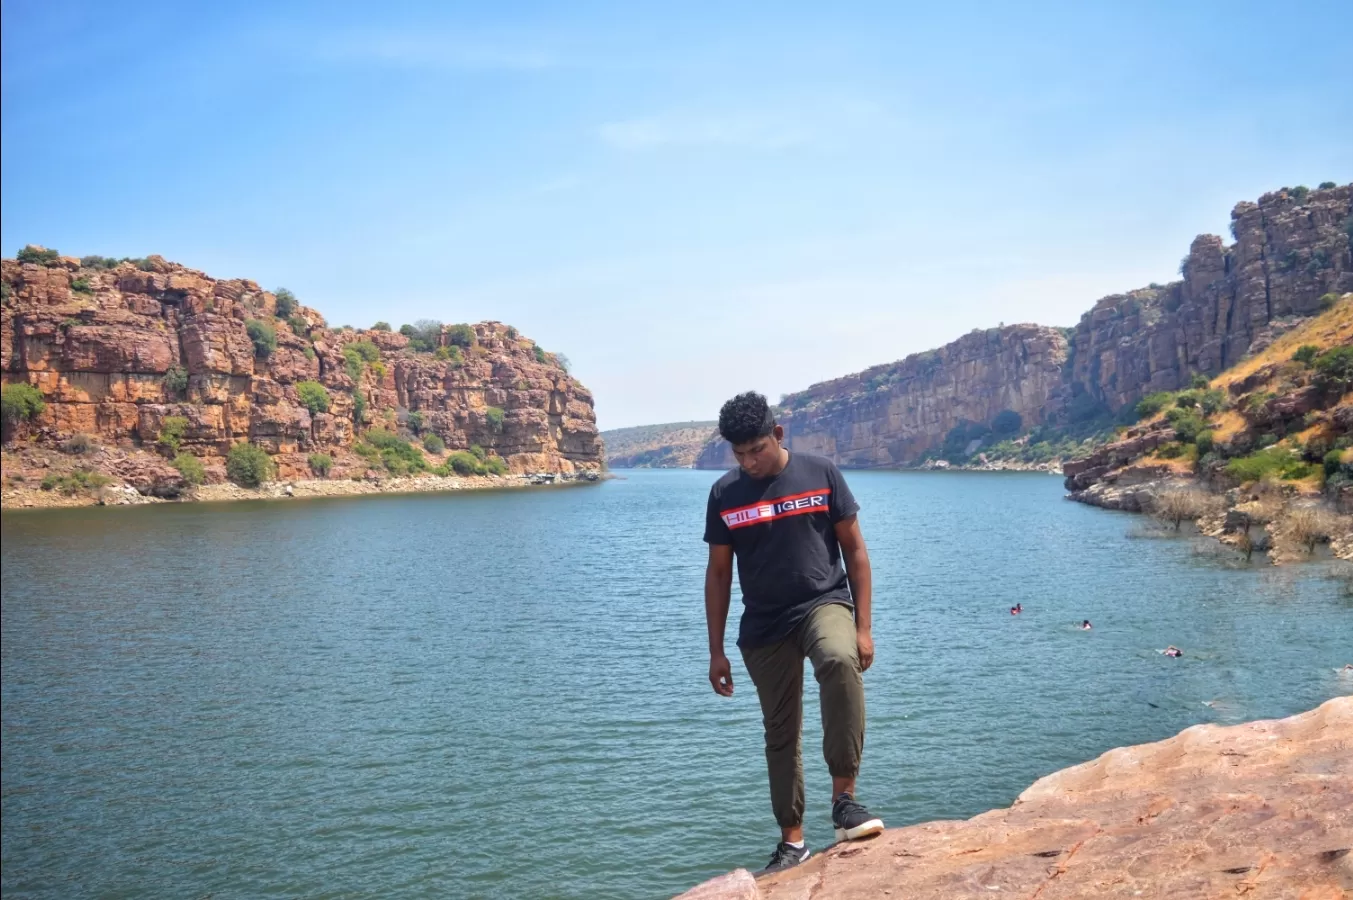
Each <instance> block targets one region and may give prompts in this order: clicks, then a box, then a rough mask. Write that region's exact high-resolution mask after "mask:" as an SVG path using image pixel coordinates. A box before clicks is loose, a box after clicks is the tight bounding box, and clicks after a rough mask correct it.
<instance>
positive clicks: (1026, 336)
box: [696, 325, 1067, 468]
mask: <svg viewBox="0 0 1353 900" xmlns="http://www.w3.org/2000/svg"><path fill="white" fill-rule="evenodd" d="M1066 356H1067V342H1066V338H1065V337H1063V335H1062V333H1061V332H1060V331H1058V330H1057V329H1056V328H1044V327H1042V326H1038V325H1011V326H1006V327H1003V328H993V329H990V330H987V331H974V332H971V333H969V334H966V335H964V336H963V337H961V338H959V339H958V340H957V341H954V342H953V343H952V344H947V345H945V346H944V347H941V348H939V349H938V350H931V351H928V352H926V353H917V354H914V355H912V356H908V357H907V358H906V359H903V360H901V361H899V362H895V363H889V364H887V365H882V366H875V367H874V368H872V369H866V370H865V371H863V372H859V373H857V374H854V375H847V376H846V377H844V378H838V379H835V380H834V381H826V382H823V383H821V384H815V385H813V386H812V387H810V388H808V390H806V391H802V392H800V393H797V394H791V395H789V396H788V397H786V398H785V400H784V402H783V404H782V405H781V408H782V410H783V412H782V414H781V416H780V423H781V424H782V425H784V427H785V434H786V438H787V442H788V445H789V447H790V449H791V450H797V451H800V452H804V453H815V454H819V455H822V456H826V457H829V458H831V459H833V460H835V461H836V462H837V463H838V464H840V465H843V466H856V467H861V468H864V467H872V466H890V465H901V464H905V463H909V462H912V461H914V460H915V459H916V458H917V457H919V456H920V455H921V454H923V453H924V452H925V451H926V450H929V449H931V448H933V447H936V446H938V445H939V444H940V443H941V442H943V440H944V438H945V435H947V434H948V433H949V431H950V430H951V429H952V428H954V427H955V426H956V425H958V424H959V423H960V422H965V421H966V422H990V421H991V420H992V419H994V418H995V417H996V415H997V414H999V413H1001V412H1003V411H1005V410H1011V411H1013V412H1015V413H1018V414H1019V416H1020V418H1021V420H1022V422H1023V424H1025V425H1026V426H1032V425H1039V424H1042V423H1043V422H1044V421H1045V418H1046V416H1047V410H1048V408H1049V403H1050V400H1051V399H1052V398H1053V397H1054V396H1055V395H1057V392H1058V391H1059V390H1060V389H1061V386H1062V368H1063V364H1064V363H1065V361H1066ZM735 464H736V463H735V462H734V460H733V455H732V451H731V449H730V448H729V446H728V444H727V442H726V441H723V440H722V439H716V440H714V441H712V442H711V443H710V444H709V445H707V446H706V447H705V449H704V451H703V452H702V453H701V455H700V457H699V459H698V460H697V462H696V467H697V468H731V467H732V466H733V465H735Z"/></svg>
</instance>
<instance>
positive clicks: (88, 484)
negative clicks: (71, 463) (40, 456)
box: [40, 469, 113, 497]
mask: <svg viewBox="0 0 1353 900" xmlns="http://www.w3.org/2000/svg"><path fill="white" fill-rule="evenodd" d="M112 482H113V479H111V478H109V477H108V476H107V475H102V474H100V473H98V472H90V471H88V470H87V469H77V470H76V471H74V472H71V473H69V474H67V475H58V474H56V473H55V472H49V473H48V474H47V475H46V477H44V478H43V479H42V484H41V485H40V487H41V488H42V489H43V490H44V491H56V492H58V493H61V494H65V495H66V496H68V497H69V496H71V495H72V494H77V493H79V492H80V491H83V490H93V489H97V488H101V487H103V486H104V485H107V484H112Z"/></svg>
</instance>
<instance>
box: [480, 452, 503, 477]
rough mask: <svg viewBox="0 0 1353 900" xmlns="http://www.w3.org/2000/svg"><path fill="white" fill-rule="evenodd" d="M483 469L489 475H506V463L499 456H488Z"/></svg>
mask: <svg viewBox="0 0 1353 900" xmlns="http://www.w3.org/2000/svg"><path fill="white" fill-rule="evenodd" d="M484 468H485V470H486V471H487V472H488V473H489V474H490V475H506V474H507V461H506V460H504V459H503V458H502V457H501V456H490V457H489V458H488V460H487V461H485V463H484Z"/></svg>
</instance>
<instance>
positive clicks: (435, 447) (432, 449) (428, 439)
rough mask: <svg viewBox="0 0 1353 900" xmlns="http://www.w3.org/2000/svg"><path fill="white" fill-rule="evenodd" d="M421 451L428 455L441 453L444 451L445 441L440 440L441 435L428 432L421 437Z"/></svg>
mask: <svg viewBox="0 0 1353 900" xmlns="http://www.w3.org/2000/svg"><path fill="white" fill-rule="evenodd" d="M423 449H424V450H426V451H427V452H429V453H441V452H442V451H443V450H445V449H446V441H444V440H442V438H441V435H438V434H433V433H432V432H430V431H429V432H428V433H427V434H425V435H423Z"/></svg>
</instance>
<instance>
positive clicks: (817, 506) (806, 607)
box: [705, 453, 860, 647]
mask: <svg viewBox="0 0 1353 900" xmlns="http://www.w3.org/2000/svg"><path fill="white" fill-rule="evenodd" d="M859 509H860V505H859V504H858V503H856V502H855V497H854V496H852V495H851V493H850V488H848V487H846V480H845V479H844V478H843V477H841V472H840V470H839V469H837V468H836V466H835V465H833V464H832V462H831V461H830V460H827V459H823V458H822V457H820V456H809V455H807V454H805V453H791V454H790V455H789V462H788V463H787V464H786V465H785V467H784V469H783V470H781V472H780V474H779V475H776V476H775V477H774V478H767V479H764V480H757V479H755V478H752V477H751V476H749V475H748V474H747V473H746V472H744V471H742V469H741V468H738V469H733V470H732V471H730V472H729V473H728V474H726V475H724V476H723V477H722V478H720V479H719V480H718V481H716V482H715V483H714V487H712V488H710V491H709V508H708V510H707V511H706V514H705V542H706V543H709V544H731V545H732V547H733V554H734V556H736V557H737V561H738V584H740V585H741V586H742V604H743V610H742V623H741V625H740V626H739V628H738V646H739V647H761V646H765V645H766V644H773V643H775V642H776V641H779V640H782V639H783V638H784V637H785V636H787V635H788V634H789V633H790V632H791V631H793V630H794V628H795V626H797V625H798V624H799V623H800V622H802V621H803V618H804V616H806V615H808V613H810V612H811V611H812V610H814V609H816V608H817V607H819V606H822V605H823V604H826V603H840V604H843V605H845V606H853V605H854V604H852V603H851V599H850V587H849V584H848V583H847V581H846V571H845V569H844V568H842V566H841V548H840V546H838V545H837V543H836V531H835V529H834V528H833V526H834V525H836V523H837V522H839V521H841V520H842V519H845V518H848V517H850V516H853V515H854V514H855V513H856V512H858V511H859Z"/></svg>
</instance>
